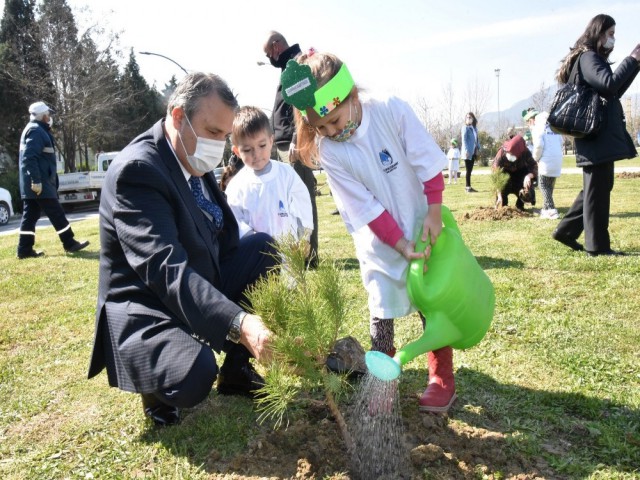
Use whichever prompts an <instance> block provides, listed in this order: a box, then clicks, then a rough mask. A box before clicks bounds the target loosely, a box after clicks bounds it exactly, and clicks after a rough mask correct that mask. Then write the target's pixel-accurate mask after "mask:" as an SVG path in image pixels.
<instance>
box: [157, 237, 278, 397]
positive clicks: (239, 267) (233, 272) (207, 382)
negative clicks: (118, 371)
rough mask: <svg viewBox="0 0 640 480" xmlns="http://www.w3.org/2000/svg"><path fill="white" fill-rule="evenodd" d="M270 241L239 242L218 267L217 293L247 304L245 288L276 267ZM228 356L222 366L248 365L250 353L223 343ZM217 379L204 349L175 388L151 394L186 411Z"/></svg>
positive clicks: (251, 239) (215, 368) (215, 367)
mask: <svg viewBox="0 0 640 480" xmlns="http://www.w3.org/2000/svg"><path fill="white" fill-rule="evenodd" d="M272 243H273V239H272V238H271V237H270V236H269V235H267V234H266V233H256V234H254V235H249V236H247V237H244V238H242V239H241V240H240V245H239V246H238V249H237V250H236V251H235V252H234V253H233V255H232V256H230V257H228V258H225V259H224V260H222V262H221V263H220V270H221V272H220V275H221V278H222V286H221V288H220V291H221V292H222V293H224V294H225V295H226V296H227V298H229V300H232V301H233V302H235V303H241V302H245V303H248V300H247V298H246V296H245V293H246V290H247V287H249V286H251V285H252V284H254V283H255V282H256V281H257V280H258V279H260V278H262V277H263V276H265V275H266V274H267V272H269V271H270V270H271V269H273V268H274V267H275V266H276V265H277V264H278V257H277V254H276V251H275V249H274V248H273V247H272V246H271V244H272ZM223 349H224V351H225V352H226V353H227V355H226V358H225V364H226V363H227V362H228V361H232V362H238V363H239V362H248V361H249V358H250V357H251V355H250V353H249V351H248V350H247V349H246V348H245V347H244V346H243V345H240V344H235V343H233V342H230V341H228V340H227V341H226V342H225V345H224V347H223ZM217 375H218V364H217V363H216V358H215V355H214V354H213V351H212V350H211V348H209V347H207V346H206V345H203V346H202V348H201V350H200V353H199V355H198V357H197V358H196V360H195V362H194V363H193V366H192V367H191V370H190V371H189V373H188V374H187V376H186V377H185V378H184V380H182V382H180V383H179V384H177V385H172V386H171V387H169V388H167V389H164V390H162V391H158V392H154V393H153V395H154V396H155V397H156V398H158V399H159V400H160V401H162V402H164V403H166V404H168V405H172V406H174V407H178V408H189V407H193V406H195V405H197V404H198V403H200V402H202V401H203V400H204V399H205V398H207V396H208V395H209V392H210V391H211V387H212V386H213V382H214V381H215V380H216V377H217Z"/></svg>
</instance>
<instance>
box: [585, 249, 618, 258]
mask: <svg viewBox="0 0 640 480" xmlns="http://www.w3.org/2000/svg"><path fill="white" fill-rule="evenodd" d="M587 255H589V256H590V257H599V256H600V255H606V256H611V257H623V256H624V252H620V251H617V250H611V249H609V250H603V251H601V252H587Z"/></svg>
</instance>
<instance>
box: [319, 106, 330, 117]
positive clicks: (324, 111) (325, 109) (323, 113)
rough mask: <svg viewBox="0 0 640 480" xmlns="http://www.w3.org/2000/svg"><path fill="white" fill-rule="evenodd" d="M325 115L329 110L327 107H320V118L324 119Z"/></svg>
mask: <svg viewBox="0 0 640 480" xmlns="http://www.w3.org/2000/svg"><path fill="white" fill-rule="evenodd" d="M327 113H329V109H328V108H327V107H320V116H321V117H324V116H325V115H326V114H327Z"/></svg>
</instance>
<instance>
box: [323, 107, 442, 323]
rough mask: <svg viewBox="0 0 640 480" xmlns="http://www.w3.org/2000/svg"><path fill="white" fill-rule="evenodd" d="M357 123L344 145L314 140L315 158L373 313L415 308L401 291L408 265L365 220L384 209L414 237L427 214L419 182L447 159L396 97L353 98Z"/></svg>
mask: <svg viewBox="0 0 640 480" xmlns="http://www.w3.org/2000/svg"><path fill="white" fill-rule="evenodd" d="M360 103H361V105H362V109H363V111H362V122H361V124H360V126H359V127H358V129H357V130H356V131H355V133H354V134H353V136H352V137H351V138H350V139H349V140H348V141H346V142H342V143H340V142H335V141H333V140H331V139H328V138H321V139H320V140H319V145H318V147H319V152H320V159H321V164H322V166H323V168H324V169H325V171H326V173H327V178H328V182H329V185H330V187H331V192H332V193H333V197H334V200H335V202H336V204H337V206H338V210H339V211H340V214H341V215H342V218H343V220H344V222H345V224H346V227H347V230H348V231H349V233H351V235H352V237H353V240H354V244H355V248H356V255H357V257H358V260H359V262H360V270H361V275H362V280H363V283H364V286H365V288H366V289H367V292H368V296H369V310H370V313H371V315H372V316H375V317H378V318H395V317H401V316H405V315H408V314H409V313H411V312H413V311H415V309H414V308H413V306H412V305H411V304H410V302H409V298H408V294H407V291H406V275H407V269H408V266H409V263H408V262H407V260H406V259H405V258H404V257H403V256H402V255H401V254H400V253H398V252H396V251H395V250H394V249H393V248H392V247H391V246H389V245H386V244H385V243H384V242H383V241H382V240H380V239H379V238H378V237H376V235H375V234H374V233H373V232H372V231H371V229H370V228H369V226H368V224H369V222H371V221H372V220H374V219H376V218H377V217H378V216H379V215H380V214H381V213H382V212H383V211H384V210H387V211H388V212H389V213H390V214H391V216H392V217H393V218H394V219H395V220H396V222H397V223H398V226H399V227H400V229H401V230H402V232H403V234H404V236H405V237H406V238H408V239H415V237H416V235H417V234H418V232H419V229H420V227H421V226H422V221H423V220H424V217H425V215H426V213H427V209H428V206H427V200H426V197H425V195H424V192H423V188H424V187H423V184H424V182H426V181H428V180H430V179H432V178H433V177H435V176H436V175H438V174H440V173H441V172H442V170H443V169H444V168H445V167H446V165H447V158H446V156H445V154H444V153H443V152H442V150H441V149H440V147H439V146H438V145H437V144H436V142H435V141H434V140H433V138H432V137H431V135H430V134H429V133H428V132H427V131H426V129H425V127H424V126H423V125H422V124H421V123H420V120H419V119H418V117H417V116H416V115H415V113H414V111H413V110H412V108H411V107H410V106H409V105H408V104H407V103H406V102H404V101H403V100H400V99H399V98H396V97H391V98H388V99H385V100H374V99H365V98H363V97H362V96H361V97H360Z"/></svg>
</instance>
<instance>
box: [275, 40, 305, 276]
mask: <svg viewBox="0 0 640 480" xmlns="http://www.w3.org/2000/svg"><path fill="white" fill-rule="evenodd" d="M263 50H264V53H265V55H266V56H267V58H268V59H269V61H270V62H271V65H273V66H274V67H276V68H279V69H280V70H281V71H282V70H284V69H285V68H286V66H287V62H288V61H289V60H291V59H292V58H295V57H297V56H298V54H300V46H299V45H298V44H297V43H296V44H295V45H292V46H289V44H288V43H287V40H286V39H285V38H284V36H282V34H281V33H279V32H275V31H271V32H269V36H268V38H267V40H266V42H265V43H264V46H263ZM271 123H272V127H273V136H274V143H275V144H276V148H277V149H278V155H279V156H280V159H281V160H282V161H284V162H287V163H289V164H291V166H293V168H294V170H295V171H296V172H297V173H298V175H299V176H300V178H301V179H302V181H303V183H304V184H305V185H306V187H307V190H309V196H310V197H311V208H312V211H313V232H312V233H311V239H310V244H311V250H310V252H309V258H308V263H309V266H310V267H312V268H315V267H316V266H317V264H318V209H317V207H316V179H315V177H314V175H313V170H312V169H310V168H309V167H307V166H306V165H304V164H303V163H302V162H301V161H299V160H297V159H296V158H295V131H296V128H295V125H294V121H293V107H292V106H291V105H289V104H287V103H285V101H284V99H283V98H282V84H281V83H280V82H278V88H277V90H276V99H275V102H274V104H273V112H272V115H271Z"/></svg>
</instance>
